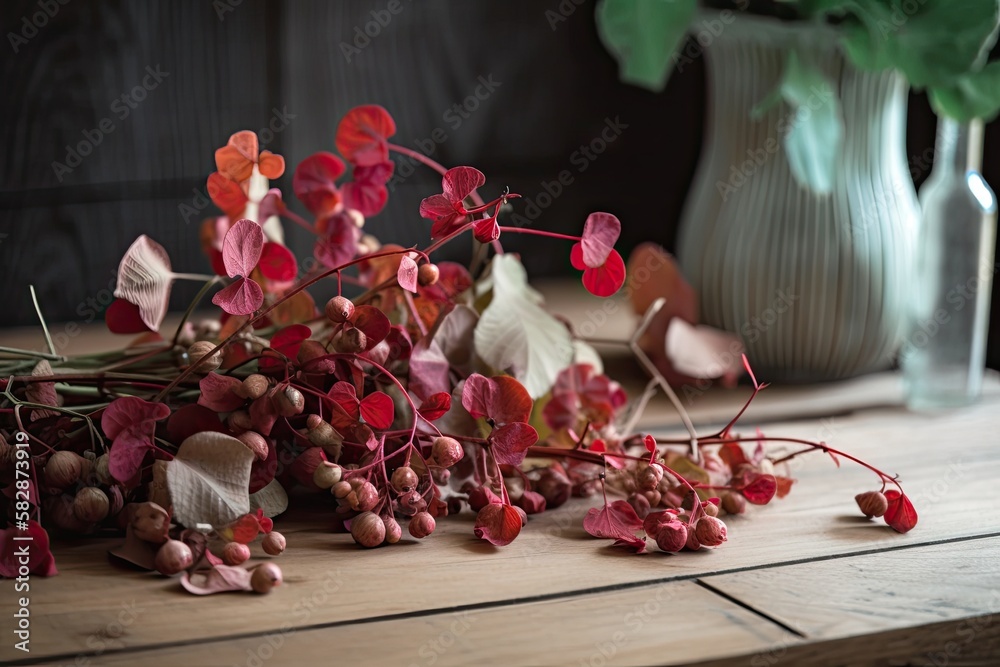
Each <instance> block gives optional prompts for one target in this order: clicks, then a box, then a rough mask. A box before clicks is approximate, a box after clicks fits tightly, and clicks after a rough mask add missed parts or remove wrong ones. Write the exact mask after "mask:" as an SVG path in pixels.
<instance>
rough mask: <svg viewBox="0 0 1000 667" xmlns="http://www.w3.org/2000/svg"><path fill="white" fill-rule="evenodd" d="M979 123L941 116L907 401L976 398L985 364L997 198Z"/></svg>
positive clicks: (926, 205)
mask: <svg viewBox="0 0 1000 667" xmlns="http://www.w3.org/2000/svg"><path fill="white" fill-rule="evenodd" d="M982 157H983V122H982V121H981V120H979V119H975V120H972V121H969V122H958V121H955V120H952V119H950V118H945V117H941V118H940V119H939V120H938V130H937V140H936V143H935V147H934V168H933V170H932V171H931V175H930V176H929V177H928V179H927V181H926V182H925V183H924V185H923V186H922V187H921V188H920V206H921V209H922V220H921V225H920V233H919V235H918V241H917V257H916V271H917V272H916V282H915V284H914V288H915V289H914V293H913V295H912V299H911V310H910V314H911V319H910V328H909V333H908V335H907V337H906V341H905V342H904V344H903V349H902V354H901V363H902V367H903V374H904V379H905V383H906V394H907V396H906V400H907V406H909V407H910V408H911V409H915V410H927V409H935V408H948V407H958V406H962V405H967V404H969V403H972V402H974V401H975V400H976V399H977V398H978V397H979V393H980V389H981V386H982V380H983V372H984V369H985V365H986V334H987V329H988V326H989V311H990V291H991V287H992V282H993V272H994V266H993V259H994V258H993V256H994V249H995V244H996V229H997V203H996V197H995V196H994V194H993V190H992V189H990V186H989V185H988V184H987V183H986V181H985V180H984V179H983V177H982V174H980V168H981V165H982Z"/></svg>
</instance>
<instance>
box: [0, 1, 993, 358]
mask: <svg viewBox="0 0 1000 667" xmlns="http://www.w3.org/2000/svg"><path fill="white" fill-rule="evenodd" d="M387 4H388V0H374V1H372V2H363V1H360V0H340V1H338V2H327V1H326V0H297V1H296V2H294V3H292V2H278V1H276V0H214V1H213V0H199V1H193V0H186V1H180V2H178V1H174V2H167V1H166V0H148V1H141V2H140V1H138V0H134V1H132V2H127V1H123V0H119V1H107V2H96V1H86V0H35V1H34V2H27V1H24V2H22V1H10V0H8V1H6V2H4V3H3V5H2V7H0V20H2V26H3V34H4V36H5V37H4V39H5V41H6V42H7V43H6V44H4V45H3V46H2V47H0V53H2V54H3V56H2V63H3V65H2V68H3V89H4V92H5V94H4V95H3V96H2V99H0V132H2V137H3V151H2V152H0V266H2V269H0V271H2V274H0V275H2V276H3V278H4V286H5V290H4V306H5V307H4V308H2V309H0V326H16V325H31V324H34V323H35V321H36V317H35V314H34V310H33V308H32V306H31V301H30V298H29V293H28V284H29V283H31V284H34V285H35V287H36V289H37V290H38V295H39V299H40V301H41V303H42V307H43V310H44V313H45V315H46V317H47V319H48V320H49V321H50V322H52V323H58V322H78V323H87V322H90V321H94V320H99V319H101V318H102V317H103V312H102V311H103V308H104V307H106V304H107V303H108V302H109V300H110V291H111V290H113V288H114V276H115V273H116V270H117V266H118V262H119V260H120V258H121V256H122V254H123V253H124V251H125V250H126V248H127V247H128V246H129V245H130V244H131V243H132V241H133V240H134V239H135V238H136V237H137V236H138V235H139V234H142V233H145V234H147V235H149V236H150V237H152V238H153V239H155V240H156V241H158V242H159V243H161V244H162V245H163V246H164V247H165V248H166V249H167V251H168V252H169V254H170V257H171V260H172V263H173V266H174V269H175V270H177V271H184V272H199V273H208V272H210V268H209V266H208V262H207V260H206V259H205V257H204V255H203V254H202V253H201V250H200V244H199V242H198V226H199V224H200V222H201V220H202V219H203V218H205V217H208V216H209V215H212V214H214V213H215V209H214V207H213V206H212V204H211V202H210V201H209V200H208V197H207V195H206V191H205V182H206V178H207V176H208V174H209V173H211V172H212V171H213V170H214V151H215V149H216V148H218V147H220V146H222V145H223V144H225V142H226V140H227V139H228V137H229V136H230V134H232V133H233V132H236V131H238V130H243V129H250V130H255V131H257V132H258V134H259V135H260V136H261V144H262V146H261V147H262V148H266V149H268V150H271V151H273V152H276V153H279V154H281V155H283V156H284V157H285V159H286V162H287V164H288V169H287V170H286V174H285V176H283V177H282V178H281V179H280V180H279V181H278V182H277V183H275V184H274V185H276V186H277V187H280V188H281V189H282V190H283V191H284V192H285V193H286V201H293V202H294V199H293V198H292V196H291V173H292V171H293V169H294V166H295V165H296V164H297V163H298V162H299V161H301V160H302V159H303V158H305V157H306V156H308V155H309V154H311V153H313V152H315V151H318V150H327V151H334V150H335V149H334V145H333V139H334V131H335V129H336V124H337V122H338V120H339V119H340V117H341V116H342V115H343V114H344V113H345V112H346V111H347V110H348V109H350V108H351V107H353V106H356V105H358V104H364V103H377V104H381V105H383V106H384V107H386V108H387V109H388V110H389V111H390V113H391V114H392V115H393V116H394V118H395V119H396V123H397V127H398V132H397V135H396V137H395V138H394V141H396V142H397V143H400V144H403V145H405V146H408V147H410V148H413V149H415V150H419V151H420V152H422V153H425V154H427V155H430V156H431V157H433V158H434V159H436V160H438V161H439V162H441V163H443V164H445V165H446V166H456V165H461V164H469V165H472V166H475V167H477V168H479V169H480V170H482V171H483V172H484V173H486V175H487V184H486V186H485V188H484V190H483V191H482V192H483V194H484V195H485V196H487V197H492V196H496V195H497V194H499V192H500V191H502V189H503V187H504V186H509V187H510V188H511V190H512V191H514V192H519V193H521V194H523V195H524V196H525V197H527V199H528V200H531V202H532V203H534V204H535V205H536V206H538V210H539V214H538V215H537V217H535V218H534V220H533V223H534V224H537V225H539V226H544V227H545V228H547V229H551V230H554V231H562V232H566V233H579V229H580V228H581V226H582V224H583V221H584V220H585V218H586V216H587V214H588V213H589V212H591V211H594V210H606V211H611V212H613V213H615V214H616V215H617V216H618V217H619V218H620V219H621V220H622V222H623V234H622V242H621V243H620V244H619V247H620V249H621V250H622V251H623V254H625V253H627V252H628V251H629V250H630V249H631V248H632V247H634V246H635V245H636V244H638V243H639V242H641V241H647V240H651V241H655V242H658V243H660V244H662V245H664V246H665V247H666V248H667V249H670V250H672V249H673V248H674V245H675V240H676V227H677V223H678V220H679V217H680V212H681V208H682V205H683V203H684V198H685V195H686V192H687V189H688V187H689V185H690V183H691V179H692V176H693V172H694V168H695V165H696V163H697V159H698V153H699V148H700V145H701V139H702V126H703V115H704V108H705V107H704V105H705V100H704V93H705V71H704V69H705V68H704V59H703V58H701V57H695V58H693V59H691V62H686V63H684V64H683V65H682V66H681V67H680V68H679V69H678V70H677V71H675V73H674V74H673V75H672V77H671V79H670V82H669V84H668V86H667V89H666V90H665V91H664V92H662V93H657V94H654V93H650V92H647V91H644V90H641V89H638V88H634V87H631V86H627V85H624V84H622V83H620V82H619V80H618V75H617V67H616V64H615V62H614V60H613V59H612V57H611V56H610V55H609V54H608V52H607V51H606V50H605V48H604V47H603V45H602V44H601V43H600V41H599V39H598V36H597V30H596V27H595V21H594V2H593V0H542V1H538V0H512V1H509V2H474V3H473V2H454V1H453V2H446V1H445V0H421V2H419V3H417V2H412V0H400V6H401V7H402V10H401V11H399V12H398V13H396V14H389V13H388V12H385V11H384V10H385V9H386V7H387ZM40 11H44V12H45V20H44V21H35V20H34V17H35V16H36V15H37V14H38V12H40ZM372 12H376V14H375V15H374V16H375V17H379V16H381V17H382V18H383V21H382V23H379V24H378V29H377V31H376V30H374V29H369V33H373V32H374V33H376V34H375V35H374V36H371V35H370V34H365V26H366V24H368V23H370V22H372V21H373V13H372ZM387 16H388V17H390V18H388V20H386V19H385V17H387ZM38 24H41V25H38ZM137 87H138V89H137ZM140 98H141V99H140ZM935 122H936V121H935V117H934V115H933V113H932V112H931V110H930V108H929V106H928V103H927V100H926V98H925V96H924V95H922V94H911V95H910V105H909V122H908V126H907V148H906V154H907V156H908V158H909V166H910V172H911V174H912V176H913V178H914V180H915V182H916V183H917V184H918V186H919V184H920V183H921V182H922V181H923V180H924V179H925V178H926V177H927V175H928V174H929V173H930V169H931V157H932V153H933V146H934V129H935ZM609 126H611V127H614V128H615V130H614V131H613V133H612V134H614V139H613V140H612V141H610V142H608V143H607V149H606V150H605V151H604V152H603V153H601V154H599V155H594V154H589V155H588V154H585V153H583V152H581V151H580V149H581V147H582V146H583V145H586V144H589V143H590V142H591V140H593V139H595V138H597V137H599V136H601V133H602V131H604V130H605V128H607V127H609ZM605 136H608V134H607V133H606V135H605ZM80 142H85V143H89V144H90V145H91V146H92V148H91V150H90V151H89V154H87V155H79V156H74V155H71V154H70V153H71V152H74V153H75V151H73V150H72V149H71V147H75V146H78V145H79V144H80ZM985 154H986V155H985V160H984V170H983V171H984V175H985V177H986V179H987V181H989V182H990V183H992V184H993V186H994V187H995V188H996V187H997V186H998V185H1000V133H998V132H997V131H996V128H995V127H988V128H987V132H986V149H985ZM564 170H569V172H570V173H571V174H572V182H571V183H570V184H569V185H566V186H564V187H562V188H561V190H560V191H556V188H555V187H554V186H553V184H554V183H556V182H557V181H558V175H559V173H560V172H562V171H564ZM439 182H440V179H439V177H438V176H437V175H436V174H434V173H432V172H431V171H430V170H428V169H426V168H423V167H414V166H413V165H409V164H406V163H405V162H401V161H399V160H397V177H396V178H395V179H394V180H393V181H392V182H391V183H390V186H391V188H390V198H389V204H388V206H387V207H386V209H385V210H384V211H383V212H382V213H381V214H379V215H378V216H377V217H375V218H373V219H371V220H369V221H368V223H367V226H366V231H368V232H370V233H373V234H375V235H376V236H378V237H379V238H380V239H382V240H383V241H393V242H397V243H401V244H404V245H408V244H414V243H418V242H419V243H422V242H425V241H426V240H427V237H428V229H429V223H427V222H426V221H424V220H422V219H421V218H420V217H419V215H418V214H417V207H418V204H419V202H420V200H421V199H422V198H423V197H426V196H428V195H430V194H433V193H435V192H439V191H440V189H439ZM547 186H548V187H547ZM539 194H543V197H541V198H539V197H538V195H539ZM545 195H547V196H545ZM543 203H547V204H548V205H547V206H542V205H540V204H543ZM293 207H297V208H296V210H298V211H299V212H304V208H302V207H301V206H299V205H298V204H297V202H295V203H293ZM522 211H523V209H522ZM286 231H287V232H288V235H289V238H288V244H289V246H290V247H291V249H292V250H293V252H294V253H295V254H296V256H297V257H299V259H300V261H301V260H302V259H304V258H306V257H309V256H310V255H311V252H312V245H311V243H310V241H309V239H307V238H306V236H307V235H306V233H305V232H303V231H302V230H300V229H297V228H295V227H294V226H292V225H288V224H286ZM524 240H526V241H527V243H529V244H530V246H531V249H532V251H531V252H526V253H524V260H525V263H526V265H527V267H528V270H529V272H530V273H531V274H532V275H533V276H543V275H544V276H554V275H560V274H570V273H571V272H572V270H571V268H570V266H569V261H568V253H567V252H565V248H564V247H563V246H562V245H561V244H558V242H552V250H553V251H552V252H547V251H546V249H545V247H544V246H545V245H546V244H547V243H548V242H547V241H545V240H544V239H538V238H537V237H527V238H526V239H524ZM524 240H522V239H519V238H510V237H509V236H508V237H505V238H504V244H505V247H508V248H509V249H511V250H515V251H516V250H518V249H521V248H526V247H527V246H526V245H525V244H524V242H523V241H524ZM462 250H463V249H461V248H459V249H455V250H452V251H451V252H457V253H459V254H461V252H462ZM572 274H573V275H574V276H575V275H576V273H575V272H572ZM197 287H198V286H197V285H196V284H194V283H178V284H176V285H175V287H174V292H173V298H172V303H171V307H172V309H183V308H184V307H185V306H186V305H187V304H188V302H189V301H190V299H191V297H192V296H193V294H194V292H195V291H196V290H197ZM998 297H1000V290H994V294H993V306H994V307H993V312H992V323H991V324H992V326H991V330H990V345H989V351H988V363H989V365H990V366H992V367H994V368H996V367H1000V323H998V320H1000V317H998V316H1000V306H998V301H1000V299H998Z"/></svg>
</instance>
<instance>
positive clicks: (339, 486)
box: [330, 480, 353, 500]
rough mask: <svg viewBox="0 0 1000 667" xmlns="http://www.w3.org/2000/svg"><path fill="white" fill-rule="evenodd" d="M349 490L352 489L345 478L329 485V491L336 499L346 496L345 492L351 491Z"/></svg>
mask: <svg viewBox="0 0 1000 667" xmlns="http://www.w3.org/2000/svg"><path fill="white" fill-rule="evenodd" d="M351 491H353V489H352V488H351V483H350V482H348V481H346V480H342V481H340V482H337V483H335V484H334V485H333V486H331V487H330V493H332V494H333V495H334V497H335V498H337V499H338V500H339V499H341V498H346V497H347V494H349V493H351Z"/></svg>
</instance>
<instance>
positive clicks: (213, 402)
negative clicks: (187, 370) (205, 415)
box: [198, 373, 246, 412]
mask: <svg viewBox="0 0 1000 667" xmlns="http://www.w3.org/2000/svg"><path fill="white" fill-rule="evenodd" d="M242 384H243V383H242V382H241V381H240V379H239V378H235V377H233V376H231V375H222V374H220V373H208V374H207V375H206V376H205V377H203V378H202V379H201V381H200V382H198V388H199V389H200V390H201V395H200V396H198V405H203V406H205V407H206V408H210V409H212V410H215V411H216V412H232V411H233V410H238V409H239V408H241V407H243V404H244V403H245V402H246V399H244V398H240V397H239V396H237V395H236V394H234V393H233V390H234V389H235V388H236V387H239V386H242Z"/></svg>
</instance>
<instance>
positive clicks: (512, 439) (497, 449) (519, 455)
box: [490, 422, 538, 466]
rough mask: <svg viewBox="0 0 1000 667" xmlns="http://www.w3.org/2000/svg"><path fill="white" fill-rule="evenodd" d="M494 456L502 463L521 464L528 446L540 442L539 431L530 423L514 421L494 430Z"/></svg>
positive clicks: (492, 440) (491, 438)
mask: <svg viewBox="0 0 1000 667" xmlns="http://www.w3.org/2000/svg"><path fill="white" fill-rule="evenodd" d="M490 441H491V442H492V443H493V445H492V447H491V450H492V452H493V458H494V459H496V462H497V463H499V464H500V465H512V466H516V465H521V462H522V461H524V453H525V452H526V451H527V449H528V447H531V446H532V445H533V444H535V443H536V442H538V432H537V431H536V430H535V429H534V427H532V426H531V425H529V424H525V423H523V422H512V423H510V424H504V425H503V426H500V427H499V428H496V429H494V430H493V433H492V435H491V436H490Z"/></svg>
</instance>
